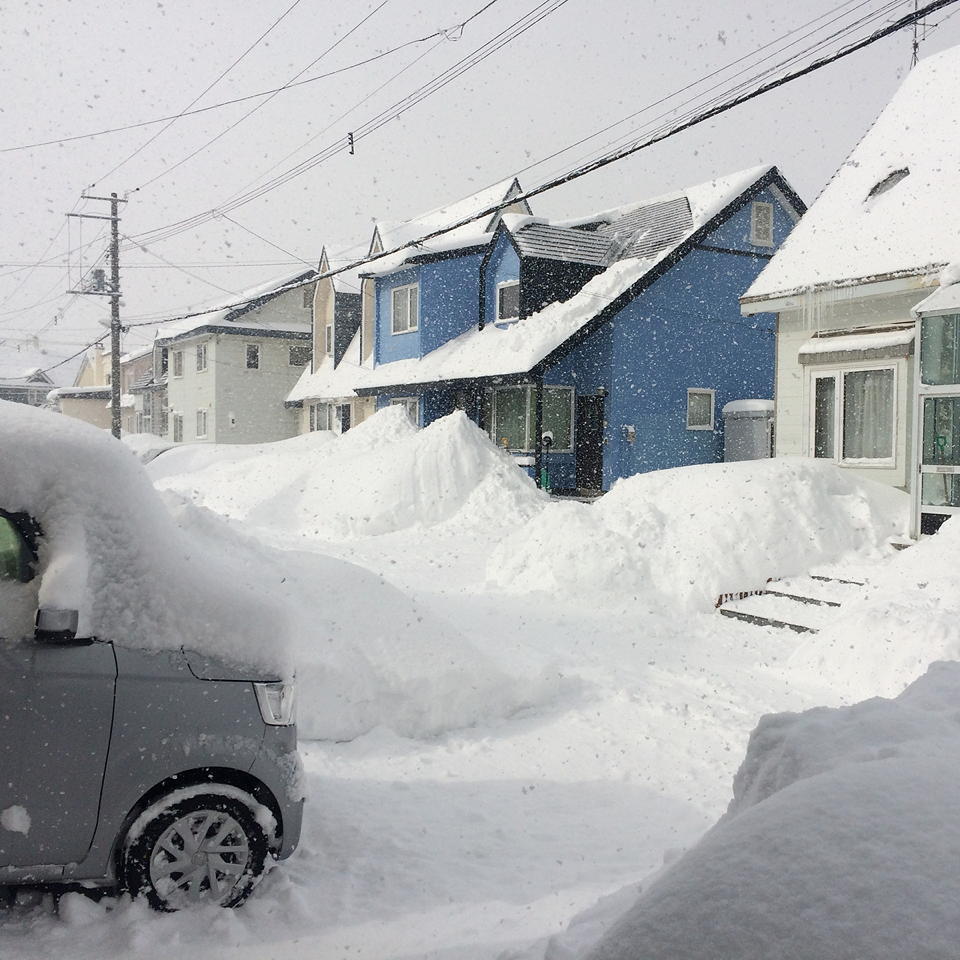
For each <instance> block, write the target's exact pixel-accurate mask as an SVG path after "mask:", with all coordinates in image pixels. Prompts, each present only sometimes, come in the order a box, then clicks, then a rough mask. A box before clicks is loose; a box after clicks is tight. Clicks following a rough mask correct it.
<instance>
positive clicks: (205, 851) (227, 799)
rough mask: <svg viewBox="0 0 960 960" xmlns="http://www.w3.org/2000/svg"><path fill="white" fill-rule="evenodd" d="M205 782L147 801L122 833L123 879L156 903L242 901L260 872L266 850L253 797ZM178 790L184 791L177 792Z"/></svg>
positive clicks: (159, 906)
mask: <svg viewBox="0 0 960 960" xmlns="http://www.w3.org/2000/svg"><path fill="white" fill-rule="evenodd" d="M222 789H224V790H225V791H229V793H228V794H221V793H219V792H218V788H217V785H216V784H211V785H210V786H209V787H206V786H205V787H201V788H194V789H192V790H190V789H188V790H181V791H177V793H174V794H172V795H171V796H170V797H168V798H167V799H166V800H165V801H161V802H160V803H158V804H154V805H153V806H152V807H150V808H149V809H148V810H147V811H145V812H144V813H143V814H141V816H140V817H138V818H137V820H136V821H135V822H134V824H133V826H132V827H131V829H130V832H129V834H128V835H127V841H126V845H125V853H124V858H123V869H122V875H123V883H124V887H125V888H126V890H127V892H128V893H129V894H130V895H131V896H132V897H137V896H140V895H143V896H145V897H146V899H147V901H148V903H149V904H150V906H151V907H153V908H154V909H155V910H162V911H166V912H172V911H174V910H180V909H182V908H184V907H187V906H191V905H193V904H218V905H219V906H223V907H236V906H238V905H239V904H241V903H242V902H243V901H244V900H245V899H246V898H247V897H248V896H249V895H250V892H251V891H252V890H253V888H254V887H255V886H256V885H257V883H258V882H259V880H260V878H261V877H262V876H263V872H264V865H265V863H266V859H267V854H268V846H269V844H268V839H267V834H266V832H265V830H264V827H263V826H262V825H261V823H260V822H259V819H260V818H257V817H255V815H254V812H253V809H252V808H255V807H256V806H257V805H256V801H254V800H253V798H248V799H249V801H250V802H249V805H248V804H247V803H244V802H243V799H242V798H243V797H245V794H243V793H242V792H241V791H239V790H236V789H234V788H230V787H224V788H222ZM178 794H181V795H182V794H186V796H180V797H179V798H178Z"/></svg>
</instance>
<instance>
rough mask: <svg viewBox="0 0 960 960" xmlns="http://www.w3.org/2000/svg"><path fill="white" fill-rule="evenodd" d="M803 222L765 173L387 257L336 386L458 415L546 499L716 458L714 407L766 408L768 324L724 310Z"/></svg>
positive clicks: (770, 353) (418, 409)
mask: <svg viewBox="0 0 960 960" xmlns="http://www.w3.org/2000/svg"><path fill="white" fill-rule="evenodd" d="M804 209H805V208H804V204H803V202H802V201H801V200H800V199H799V198H798V197H797V195H796V194H795V193H794V191H793V190H792V189H791V187H790V186H789V184H788V183H787V182H786V181H785V180H784V178H783V177H782V176H781V174H780V173H779V171H778V170H777V169H776V168H775V167H762V168H756V169H752V170H747V171H742V172H740V173H737V174H733V175H731V176H728V177H723V178H719V179H716V180H712V181H710V182H708V183H705V184H701V185H699V186H696V187H691V188H689V189H686V190H682V191H679V192H677V193H674V194H670V195H667V196H663V197H658V198H655V199H651V200H646V201H643V202H641V203H634V204H631V205H628V206H625V207H621V208H619V209H616V210H611V211H606V212H604V213H600V214H595V215H593V216H591V217H587V218H584V219H581V220H576V221H563V222H560V221H547V220H543V219H537V218H534V217H532V216H529V215H525V214H516V213H508V214H504V215H503V216H501V217H499V218H498V220H497V222H496V223H495V224H487V225H485V226H486V229H485V230H481V232H480V233H479V234H478V235H477V236H476V237H475V238H473V240H472V241H468V239H467V238H465V237H463V236H461V238H460V240H461V242H459V243H457V242H449V243H448V244H447V245H446V247H445V248H441V247H435V248H431V249H430V250H429V251H426V250H424V251H420V250H416V251H414V253H413V254H412V255H409V256H406V257H403V256H401V255H398V256H397V257H396V258H394V259H393V260H391V261H388V262H387V263H385V264H382V265H378V266H379V269H377V270H376V271H375V272H373V273H370V274H368V275H367V279H368V280H372V281H373V282H374V283H375V298H374V299H375V313H376V317H375V342H374V345H373V356H372V362H371V363H370V364H369V366H368V368H367V369H365V370H362V371H357V374H358V375H357V376H354V378H353V380H352V382H351V388H352V389H353V391H354V392H355V394H356V395H358V396H372V397H375V398H376V405H377V407H382V406H385V405H387V404H390V403H403V404H404V405H406V406H407V408H408V410H409V411H410V412H411V415H413V416H415V417H416V419H417V420H418V422H419V423H420V424H421V425H426V424H428V423H430V422H431V421H432V420H434V419H436V418H437V417H440V416H443V415H444V414H447V413H450V412H451V411H453V410H455V409H462V410H464V411H466V413H467V415H468V416H470V417H471V419H473V420H474V421H475V422H477V423H478V424H479V425H480V426H481V427H482V428H483V429H485V430H486V431H487V432H489V433H490V435H491V437H492V438H493V440H494V441H495V442H496V443H498V444H499V445H501V446H503V447H504V448H505V449H507V450H509V451H510V452H511V453H512V454H513V455H514V456H515V458H516V459H517V462H518V464H519V465H520V466H522V467H523V468H525V469H527V470H528V471H529V472H530V473H531V474H532V475H533V476H534V477H535V479H536V480H537V481H538V482H542V481H545V482H546V484H547V485H548V486H549V487H550V488H551V489H553V490H568V491H573V490H579V491H600V490H606V489H608V488H609V486H610V485H611V484H612V483H613V482H614V481H615V480H617V479H618V478H620V477H625V476H629V475H632V474H635V473H640V472H644V471H648V470H656V469H662V468H665V467H676V466H683V465H688V464H695V463H708V462H711V461H717V460H722V459H723V428H722V423H721V418H720V416H719V413H720V411H721V409H722V407H723V405H724V404H726V403H727V402H728V401H731V400H740V399H747V398H771V397H772V396H773V371H774V349H775V339H774V322H773V321H774V318H773V316H772V315H763V314H760V315H756V316H753V317H750V318H744V317H742V316H741V314H740V308H739V299H738V298H739V297H740V295H741V294H742V293H743V291H744V290H746V289H747V287H749V286H750V284H751V282H752V281H753V279H754V278H755V277H756V276H757V274H758V273H759V272H760V270H761V269H762V268H763V266H764V265H765V264H766V262H767V261H768V260H769V259H770V257H771V256H772V255H773V253H774V251H775V250H776V249H777V247H778V246H779V245H780V244H781V243H782V242H783V240H784V239H785V237H786V236H787V235H788V234H789V232H790V230H791V229H792V228H793V226H794V224H795V223H796V222H797V220H798V219H799V217H800V215H801V214H802V213H803V211H804ZM491 227H492V230H491Z"/></svg>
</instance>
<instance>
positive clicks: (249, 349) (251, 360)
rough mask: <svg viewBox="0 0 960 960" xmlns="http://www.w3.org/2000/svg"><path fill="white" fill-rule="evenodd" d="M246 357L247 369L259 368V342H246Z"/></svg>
mask: <svg viewBox="0 0 960 960" xmlns="http://www.w3.org/2000/svg"><path fill="white" fill-rule="evenodd" d="M246 358H247V369H248V370H259V369H260V344H259V343H248V344H247V345H246Z"/></svg>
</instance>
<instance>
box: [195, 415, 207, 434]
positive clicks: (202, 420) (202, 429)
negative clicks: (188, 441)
mask: <svg viewBox="0 0 960 960" xmlns="http://www.w3.org/2000/svg"><path fill="white" fill-rule="evenodd" d="M201 425H202V426H201ZM206 436H207V411H206V410H198V411H197V439H198V440H203V439H205V438H206Z"/></svg>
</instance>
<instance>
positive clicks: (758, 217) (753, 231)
mask: <svg viewBox="0 0 960 960" xmlns="http://www.w3.org/2000/svg"><path fill="white" fill-rule="evenodd" d="M750 243H752V244H753V245H754V246H755V247H772V246H773V204H772V203H766V202H765V201H763V200H754V202H753V203H752V204H751V205H750Z"/></svg>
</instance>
